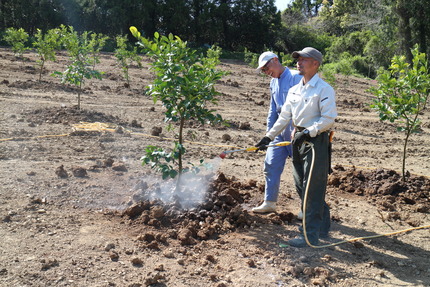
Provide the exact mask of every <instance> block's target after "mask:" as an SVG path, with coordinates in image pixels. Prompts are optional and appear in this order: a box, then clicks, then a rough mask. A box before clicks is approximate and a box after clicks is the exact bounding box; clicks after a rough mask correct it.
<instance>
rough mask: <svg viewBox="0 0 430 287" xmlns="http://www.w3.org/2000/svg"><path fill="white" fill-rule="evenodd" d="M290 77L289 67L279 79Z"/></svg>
mask: <svg viewBox="0 0 430 287" xmlns="http://www.w3.org/2000/svg"><path fill="white" fill-rule="evenodd" d="M289 75H291V72H290V69H288V68H287V67H285V69H284V71H283V72H282V74H281V76H280V77H279V79H283V78H286V77H288V76H289Z"/></svg>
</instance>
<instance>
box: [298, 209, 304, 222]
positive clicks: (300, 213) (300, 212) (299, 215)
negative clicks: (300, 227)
mask: <svg viewBox="0 0 430 287" xmlns="http://www.w3.org/2000/svg"><path fill="white" fill-rule="evenodd" d="M297 218H298V219H299V220H303V212H302V211H299V214H297Z"/></svg>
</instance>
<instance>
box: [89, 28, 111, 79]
mask: <svg viewBox="0 0 430 287" xmlns="http://www.w3.org/2000/svg"><path fill="white" fill-rule="evenodd" d="M108 39H109V37H108V36H105V35H103V34H102V33H99V34H98V33H91V34H90V40H89V42H88V48H89V51H90V54H91V57H92V62H93V70H95V69H96V64H98V63H100V51H101V50H102V49H103V47H104V46H105V44H106V41H107V40H108Z"/></svg>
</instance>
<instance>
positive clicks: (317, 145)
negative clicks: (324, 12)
mask: <svg viewBox="0 0 430 287" xmlns="http://www.w3.org/2000/svg"><path fill="white" fill-rule="evenodd" d="M292 56H293V57H294V58H296V59H297V69H298V70H299V73H300V75H303V79H302V80H301V81H300V83H299V84H298V85H296V86H294V87H292V88H291V89H290V91H289V92H288V97H287V99H286V102H285V105H284V106H283V107H282V111H281V114H280V115H279V119H278V120H277V121H276V123H275V124H274V125H273V127H272V128H271V129H270V130H269V131H268V132H267V133H266V136H265V137H264V138H263V139H262V140H261V141H260V142H259V143H258V144H257V146H258V147H264V146H265V145H267V144H268V143H270V142H271V141H272V140H273V139H274V138H275V137H276V136H277V135H278V134H280V133H282V131H283V130H284V129H285V127H286V126H288V125H289V124H290V121H291V120H292V123H293V125H294V128H295V134H294V138H293V142H292V145H293V177H294V183H295V186H296V190H297V192H298V194H299V195H300V197H301V199H302V206H303V213H304V214H303V227H302V228H300V232H301V235H300V236H298V237H297V238H294V239H291V240H289V241H288V242H287V243H288V244H289V245H291V246H294V247H305V246H307V245H318V242H319V238H322V237H326V236H328V232H329V230H330V210H329V207H328V205H327V203H326V202H325V194H326V186H327V178H328V172H329V168H330V167H329V164H330V158H329V148H330V131H331V129H332V128H333V125H334V122H335V119H336V117H337V110H336V98H335V92H334V89H333V88H332V87H331V86H330V85H329V84H327V83H326V82H324V81H323V80H322V79H321V78H320V77H319V76H318V69H319V67H320V65H321V63H322V54H321V53H320V52H319V51H318V50H316V49H314V48H312V47H306V48H304V49H303V50H302V51H296V52H294V53H293V54H292Z"/></svg>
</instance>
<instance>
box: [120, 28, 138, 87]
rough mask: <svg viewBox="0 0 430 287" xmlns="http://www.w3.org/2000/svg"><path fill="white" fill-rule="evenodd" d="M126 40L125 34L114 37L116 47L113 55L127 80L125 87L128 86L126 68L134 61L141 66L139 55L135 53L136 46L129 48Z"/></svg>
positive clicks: (128, 79) (127, 80)
mask: <svg viewBox="0 0 430 287" xmlns="http://www.w3.org/2000/svg"><path fill="white" fill-rule="evenodd" d="M127 44H128V40H127V36H117V37H116V45H117V48H116V50H115V57H116V59H117V63H118V65H119V66H120V68H121V70H122V72H123V74H124V78H125V80H126V82H127V84H126V85H127V87H128V88H129V87H130V77H129V74H128V69H129V67H130V65H131V64H132V63H133V62H135V63H136V64H137V65H138V66H139V67H141V66H142V63H141V57H140V56H139V55H138V53H137V47H133V48H129V47H128V46H127Z"/></svg>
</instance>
